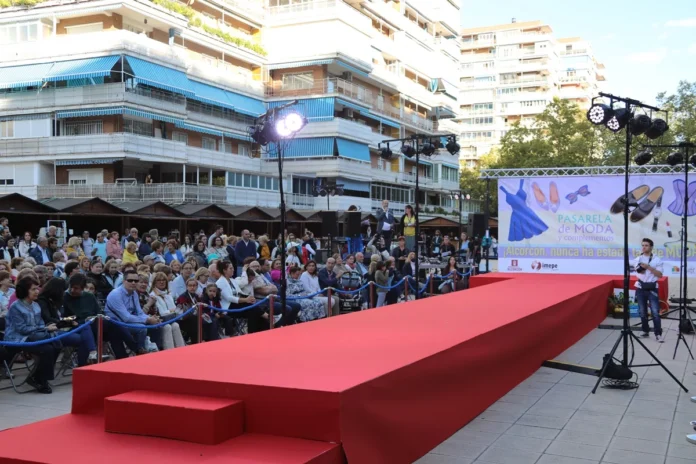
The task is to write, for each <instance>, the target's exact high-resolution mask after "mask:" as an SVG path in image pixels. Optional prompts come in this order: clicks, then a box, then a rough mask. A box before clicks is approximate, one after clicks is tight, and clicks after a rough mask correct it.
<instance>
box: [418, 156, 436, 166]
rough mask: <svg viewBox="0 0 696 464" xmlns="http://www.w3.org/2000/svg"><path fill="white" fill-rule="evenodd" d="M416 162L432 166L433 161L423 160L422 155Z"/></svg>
mask: <svg viewBox="0 0 696 464" xmlns="http://www.w3.org/2000/svg"><path fill="white" fill-rule="evenodd" d="M413 159H414V160H415V158H413ZM418 163H419V164H422V165H424V166H432V165H433V163H431V162H430V161H426V160H424V159H423V158H422V157H419V158H418Z"/></svg>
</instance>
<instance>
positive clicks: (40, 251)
mask: <svg viewBox="0 0 696 464" xmlns="http://www.w3.org/2000/svg"><path fill="white" fill-rule="evenodd" d="M37 242H38V246H37V247H36V248H34V249H33V250H31V252H30V253H29V256H31V257H32V258H34V260H35V261H36V264H43V263H47V262H49V261H50V260H51V259H50V258H49V253H51V254H53V253H52V252H51V250H49V249H48V240H47V239H46V237H39V238H38V240H37Z"/></svg>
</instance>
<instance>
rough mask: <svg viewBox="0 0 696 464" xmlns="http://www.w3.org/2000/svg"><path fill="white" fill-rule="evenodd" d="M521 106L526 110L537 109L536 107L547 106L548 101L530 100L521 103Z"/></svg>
mask: <svg viewBox="0 0 696 464" xmlns="http://www.w3.org/2000/svg"><path fill="white" fill-rule="evenodd" d="M520 106H522V107H524V108H531V107H536V106H546V101H545V100H528V101H523V102H520Z"/></svg>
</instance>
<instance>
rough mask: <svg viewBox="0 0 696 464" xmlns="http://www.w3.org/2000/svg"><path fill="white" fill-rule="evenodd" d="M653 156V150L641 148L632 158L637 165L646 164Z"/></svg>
mask: <svg viewBox="0 0 696 464" xmlns="http://www.w3.org/2000/svg"><path fill="white" fill-rule="evenodd" d="M652 157H653V152H652V151H651V150H650V149H645V150H641V151H639V152H638V154H637V155H636V157H635V159H634V160H633V161H634V162H635V163H636V164H637V165H638V166H643V165H644V164H648V163H649V162H650V160H651V159H652Z"/></svg>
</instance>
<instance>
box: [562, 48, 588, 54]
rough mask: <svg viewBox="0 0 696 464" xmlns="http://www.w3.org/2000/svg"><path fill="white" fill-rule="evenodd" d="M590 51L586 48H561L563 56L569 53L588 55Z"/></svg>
mask: <svg viewBox="0 0 696 464" xmlns="http://www.w3.org/2000/svg"><path fill="white" fill-rule="evenodd" d="M588 53H589V50H587V49H586V48H577V49H573V50H561V52H560V55H561V56H568V55H587V54H588Z"/></svg>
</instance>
